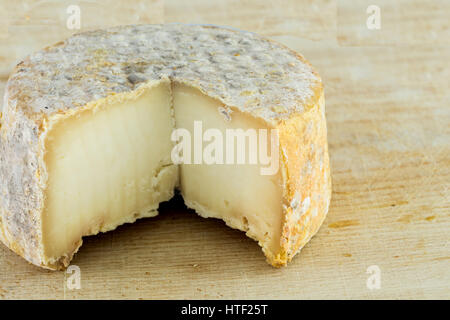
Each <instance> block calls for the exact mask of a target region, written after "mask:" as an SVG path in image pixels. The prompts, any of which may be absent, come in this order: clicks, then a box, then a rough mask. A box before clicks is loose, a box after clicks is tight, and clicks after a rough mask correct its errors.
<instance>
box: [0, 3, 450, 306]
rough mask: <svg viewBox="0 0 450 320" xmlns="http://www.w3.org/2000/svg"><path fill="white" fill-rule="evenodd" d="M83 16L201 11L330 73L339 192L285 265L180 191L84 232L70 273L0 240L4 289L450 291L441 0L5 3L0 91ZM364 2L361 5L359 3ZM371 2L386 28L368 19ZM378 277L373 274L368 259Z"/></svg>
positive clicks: (193, 17) (320, 294) (448, 129)
mask: <svg viewBox="0 0 450 320" xmlns="http://www.w3.org/2000/svg"><path fill="white" fill-rule="evenodd" d="M73 3H79V4H80V7H81V10H82V11H81V14H82V29H81V31H83V30H87V29H89V28H94V27H99V26H109V25H114V24H126V23H162V22H198V23H213V24H219V25H229V26H233V27H237V28H240V29H245V30H250V31H255V32H258V33H261V34H263V35H265V36H268V37H270V38H272V39H274V40H277V41H279V42H282V43H284V44H286V45H287V46H289V47H291V48H293V49H295V50H298V51H299V52H301V53H302V54H304V55H305V57H306V58H307V59H309V61H310V62H311V63H312V64H313V65H314V66H315V67H316V68H317V69H318V71H319V72H320V74H321V75H322V78H323V82H324V84H325V93H326V103H327V119H328V128H329V135H328V137H329V147H330V156H331V164H332V179H333V187H334V190H333V199H332V202H331V207H330V211H329V216H328V218H327V219H326V221H325V223H324V225H323V226H322V228H321V229H320V231H319V233H318V234H317V236H316V237H314V238H313V240H312V241H311V242H310V243H309V244H308V245H307V246H306V247H305V248H304V249H303V251H302V252H301V253H300V254H299V255H298V256H297V257H296V258H295V259H294V261H293V262H292V263H291V264H290V265H289V266H288V267H286V268H282V269H274V268H272V267H270V266H269V265H267V264H266V263H265V262H264V258H263V255H262V253H261V252H260V249H259V247H258V245H257V244H256V243H254V242H253V241H252V240H250V239H247V238H246V237H245V236H244V235H243V234H242V233H241V232H239V231H235V230H231V229H229V228H227V227H225V225H224V224H223V223H222V222H220V221H216V220H211V219H202V218H199V217H197V216H196V215H195V214H194V213H193V212H191V211H187V210H186V209H184V208H183V206H182V204H181V203H180V202H179V201H178V202H177V201H173V202H172V203H170V204H169V205H168V206H164V208H163V209H162V213H161V215H160V216H159V217H157V218H154V219H147V220H141V221H139V222H138V223H136V224H133V225H126V226H122V227H120V228H118V229H117V230H116V231H114V232H110V233H106V234H102V235H99V236H96V237H90V238H87V239H86V241H85V244H84V245H83V247H82V248H81V250H80V252H79V253H78V254H77V255H76V258H75V260H74V261H73V264H75V265H77V266H79V267H80V269H81V285H82V288H81V289H80V290H69V289H68V288H67V285H66V280H67V278H68V276H69V275H67V274H65V273H64V272H50V271H43V270H40V269H38V268H36V267H34V266H31V265H29V264H27V263H26V262H25V261H24V260H23V259H21V258H20V257H18V256H16V255H15V254H13V253H12V252H10V251H9V250H8V249H6V248H5V247H4V246H0V298H58V299H60V298H61V299H62V298H66V299H72V298H75V299H78V298H142V299H155V298H179V299H183V298H199V299H202V298H234V299H259V298H267V299H278V298H287V299H296V298H302V299H312V298H338V299H346V298H351V299H355V298H369V299H381V298H393V299H398V298H407V299H410V298H418V299H424V298H445V299H449V298H450V248H449V240H450V235H449V232H450V191H449V187H450V62H449V61H450V46H449V44H450V26H449V16H450V2H449V1H395V2H394V1H387V0H383V1H378V0H370V1H358V2H356V1H350V0H348V1H347V0H346V1H324V0H321V1H299V0H297V1H295V0H276V1H275V0H273V1H261V0H231V1H224V0H221V1H211V0H195V1H194V0H190V1H183V0H180V1H177V0H166V1H162V0H155V1H102V2H101V3H102V4H101V5H100V4H95V3H93V2H92V1H78V2H77V1H4V0H3V1H0V15H2V17H0V18H2V19H0V21H2V22H1V24H0V80H1V81H0V91H1V93H2V91H3V88H4V84H5V82H6V80H7V76H8V73H9V72H10V70H11V68H12V66H13V64H14V61H16V60H17V59H20V57H22V56H24V55H25V54H27V53H29V52H31V51H33V50H36V49H38V48H40V47H43V46H46V45H49V44H51V43H52V42H56V41H58V40H60V39H61V38H63V37H66V36H67V35H69V34H70V33H71V32H72V31H71V30H68V29H67V28H66V27H65V19H66V18H67V14H66V12H65V10H66V8H67V6H68V5H69V4H73ZM356 3H357V4H356ZM369 4H376V5H379V7H380V8H381V19H382V20H381V21H382V25H381V29H380V30H377V31H370V30H368V29H367V27H366V24H365V22H366V18H367V13H366V8H367V6H368V5H369ZM372 265H376V266H378V267H379V268H380V270H381V288H380V289H378V290H369V289H368V288H367V286H366V281H367V278H368V277H369V274H367V273H366V270H367V268H368V267H369V266H372Z"/></svg>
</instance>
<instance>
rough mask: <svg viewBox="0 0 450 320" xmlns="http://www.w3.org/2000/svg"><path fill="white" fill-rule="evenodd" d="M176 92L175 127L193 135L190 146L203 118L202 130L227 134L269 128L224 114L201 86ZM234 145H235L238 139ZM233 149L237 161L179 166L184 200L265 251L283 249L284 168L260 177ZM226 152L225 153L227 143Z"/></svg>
mask: <svg viewBox="0 0 450 320" xmlns="http://www.w3.org/2000/svg"><path fill="white" fill-rule="evenodd" d="M173 93H174V109H175V121H176V126H177V127H178V128H185V129H187V130H188V131H189V132H190V133H191V137H192V141H191V145H193V144H194V141H193V140H194V139H195V133H194V132H195V130H194V125H195V121H199V120H201V123H202V129H203V131H207V130H208V129H215V130H219V131H220V132H221V134H222V135H221V136H222V137H224V138H225V137H226V130H230V129H231V130H233V129H238V130H239V129H241V130H244V131H247V130H249V129H250V130H252V129H256V130H259V129H265V130H270V127H268V126H267V125H265V124H264V123H263V122H262V121H259V120H258V119H255V118H252V117H249V116H248V115H246V114H243V113H241V112H240V111H234V112H231V111H229V113H230V114H229V115H224V114H222V113H221V112H220V111H221V110H222V109H221V108H223V107H224V106H223V104H222V103H221V102H220V101H217V100H215V99H212V98H209V97H207V96H205V95H203V94H201V93H200V92H199V91H198V90H197V89H193V88H190V87H187V86H185V85H175V86H174V90H173ZM246 142H247V143H246V144H245V151H244V155H245V158H246V159H248V158H249V153H250V150H249V147H250V143H249V140H246ZM234 143H235V146H236V145H237V141H236V139H235V141H234ZM235 149H237V148H235ZM234 151H235V152H234V155H235V157H234V158H235V159H234V160H235V161H234V162H235V163H234V164H226V163H222V164H209V165H205V164H195V163H191V164H181V165H180V190H181V194H182V196H183V198H184V201H185V203H186V205H187V206H188V207H190V208H192V209H195V211H196V212H197V213H198V214H200V215H201V216H202V217H205V218H208V217H213V218H220V219H222V220H224V221H225V222H226V223H227V224H228V225H229V226H231V227H233V228H236V229H239V230H242V231H245V232H246V233H247V235H248V236H250V237H251V238H253V239H255V240H256V241H258V242H259V243H260V245H261V246H262V247H263V249H264V251H265V252H266V254H271V253H272V252H279V250H280V237H281V228H282V222H283V212H282V211H283V208H282V207H281V206H280V204H281V203H282V193H281V190H282V188H281V177H280V172H279V171H277V172H276V173H275V174H273V175H262V174H261V170H260V169H261V165H260V164H250V163H243V164H238V163H237V161H236V155H237V150H234ZM222 154H226V146H225V143H223V148H222ZM191 162H193V161H191ZM224 162H225V161H224ZM263 195H264V198H263V199H261V197H262V196H263Z"/></svg>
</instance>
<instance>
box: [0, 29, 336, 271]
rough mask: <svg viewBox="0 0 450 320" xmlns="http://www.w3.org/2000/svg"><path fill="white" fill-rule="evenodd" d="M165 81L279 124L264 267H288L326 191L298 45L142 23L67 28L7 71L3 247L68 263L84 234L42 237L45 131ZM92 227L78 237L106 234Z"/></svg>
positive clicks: (1, 149)
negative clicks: (55, 239) (64, 244)
mask: <svg viewBox="0 0 450 320" xmlns="http://www.w3.org/2000/svg"><path fill="white" fill-rule="evenodd" d="M161 81H162V82H164V81H166V82H171V83H176V84H184V85H186V86H187V87H190V88H193V89H195V90H197V91H198V92H200V93H202V94H203V95H205V96H208V97H210V98H212V99H215V100H217V101H219V102H220V103H222V104H223V106H226V107H227V108H231V109H233V110H236V111H237V112H238V113H240V114H242V115H243V116H245V117H250V118H252V119H255V121H259V122H261V123H263V124H264V126H266V127H267V128H275V129H278V130H279V132H280V147H279V149H280V150H279V151H280V173H279V176H278V178H277V179H278V181H279V183H280V188H279V189H277V192H279V194H280V208H281V209H280V211H279V212H275V213H274V215H276V216H277V217H278V218H279V219H278V220H277V221H279V224H280V226H281V230H279V234H281V236H280V239H279V244H278V245H277V246H270V248H269V247H268V246H267V247H264V246H263V248H264V252H265V254H266V256H267V258H268V261H269V262H270V263H271V264H273V265H275V266H281V265H285V264H286V263H287V262H288V261H289V260H290V259H292V257H293V256H294V255H295V253H296V252H298V250H299V249H300V248H301V247H302V246H303V245H304V244H305V243H306V242H307V241H308V240H309V239H310V238H311V237H312V236H313V235H314V234H315V233H316V232H317V230H318V228H319V226H320V224H321V223H322V221H323V219H324V218H325V215H326V213H327V211H328V204H329V200H330V196H331V183H330V174H329V160H328V150H327V142H326V121H325V113H324V99H323V89H322V84H321V80H320V77H319V76H318V74H317V73H316V72H315V71H314V70H313V69H312V67H311V66H310V65H309V64H308V63H307V62H306V60H305V59H304V58H303V57H302V56H300V55H299V54H297V53H295V52H293V51H291V50H289V49H287V48H285V47H284V46H282V45H279V44H276V43H274V42H271V41H268V40H266V39H263V38H261V37H259V36H257V35H255V34H251V33H247V32H237V31H235V30H230V29H226V28H217V27H211V26H192V25H189V26H188V25H179V24H174V25H141V26H124V27H117V28H112V29H108V30H99V31H93V32H87V33H82V34H79V35H75V36H73V37H71V38H69V39H67V40H66V41H64V42H61V43H58V44H56V45H54V46H52V47H49V48H47V49H45V50H43V51H40V52H37V53H35V54H32V55H31V56H29V57H27V58H26V59H25V60H24V61H22V62H21V63H19V64H18V65H17V67H16V69H15V71H14V72H13V73H12V75H11V77H10V79H9V80H8V83H7V86H6V92H5V100H4V108H3V117H2V126H1V128H0V239H1V240H2V241H3V242H4V243H5V244H6V245H7V246H8V247H9V248H11V249H12V250H14V251H15V252H17V253H18V254H19V255H21V256H23V257H24V258H25V259H27V260H28V261H30V262H31V263H33V264H35V265H38V266H42V267H46V268H50V269H57V268H62V267H64V266H67V264H68V263H69V262H70V259H71V257H72V255H73V253H74V252H75V251H76V250H77V248H78V246H79V245H80V244H81V236H80V242H76V240H74V241H75V243H74V245H73V248H71V249H70V250H69V251H68V252H66V253H64V254H63V255H62V256H60V257H53V256H49V255H48V254H47V253H48V251H47V250H49V249H48V248H49V247H48V245H47V244H46V243H45V238H46V237H47V236H48V234H49V231H48V230H46V227H45V223H43V221H44V222H45V219H46V216H45V212H46V210H47V208H48V205H47V204H48V202H47V198H46V197H47V196H48V194H50V193H49V191H50V189H51V177H50V176H49V175H52V174H53V173H52V172H53V169H52V170H50V169H51V166H49V162H48V159H47V158H46V154H47V153H48V151H49V150H47V148H48V145H47V141H48V140H47V139H48V138H49V137H51V135H52V130H53V129H52V128H56V127H57V125H58V123H59V122H60V121H63V119H67V118H70V117H77V116H81V114H82V113H83V111H85V110H89V109H91V108H92V110H94V109H95V106H98V105H102V104H105V105H108V106H109V105H111V104H114V103H115V102H118V101H120V102H124V103H126V101H130V100H133V97H135V96H136V94H145V93H144V92H146V90H151V87H152V86H154V85H155V83H156V84H157V83H160V82H161ZM174 94H176V93H174ZM121 99H122V100H121ZM172 116H173V115H172ZM175 117H176V115H175ZM169 125H170V124H169ZM110 129H111V128H110ZM174 170H176V169H174ZM181 177H183V174H181ZM169 180H170V179H169ZM169 185H170V184H169ZM182 189H183V187H182ZM159 200H162V198H161V199H159ZM159 200H158V201H159ZM187 203H188V205H189V204H190V205H191V206H193V207H196V209H197V210H198V211H199V213H200V214H202V215H205V216H206V215H208V216H209V215H213V216H217V217H219V216H220V214H217V212H214V213H208V212H207V211H206V210H204V209H202V208H201V206H202V204H200V203H197V204H195V203H194V200H192V201H190V200H189V199H187ZM133 210H134V209H133ZM280 215H281V216H280ZM220 217H221V218H224V219H225V217H224V216H223V215H222V216H220ZM130 221H131V220H130ZM122 222H125V221H122ZM249 222H250V221H249ZM117 223H121V222H117ZM117 223H114V225H115V224H117ZM94 224H95V223H94ZM98 224H99V225H101V223H98ZM230 224H231V223H230ZM233 227H238V228H239V226H237V225H236V224H235V225H233ZM112 228H114V227H112V226H110V227H108V228H105V229H104V230H103V231H106V230H108V229H112ZM88 229H89V230H87V231H83V232H81V234H84V233H87V234H90V233H95V232H97V231H102V228H101V227H98V228H97V227H95V226H94V227H93V228H92V229H90V228H88ZM274 234H275V233H274ZM250 236H252V234H250ZM253 236H254V237H255V238H257V237H258V236H257V235H256V233H253ZM258 241H259V239H258ZM276 241H278V240H276ZM70 251H73V252H70Z"/></svg>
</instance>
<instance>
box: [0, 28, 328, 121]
mask: <svg viewBox="0 0 450 320" xmlns="http://www.w3.org/2000/svg"><path fill="white" fill-rule="evenodd" d="M166 77H167V78H170V79H171V80H174V81H178V82H180V83H183V82H185V83H189V84H190V85H191V86H192V85H193V86H196V87H197V88H198V89H200V90H201V91H203V92H204V93H206V94H208V95H209V96H211V97H214V98H216V99H219V100H220V101H222V102H223V103H224V104H226V105H228V106H231V107H236V108H238V109H240V110H241V111H244V112H246V113H250V114H251V115H253V116H255V117H259V118H262V119H264V120H266V121H269V122H276V121H278V120H280V119H287V118H289V116H290V115H292V114H298V113H299V112H300V113H301V112H303V111H304V109H305V107H306V106H307V105H308V103H309V101H310V100H311V99H312V98H313V97H314V95H315V94H316V93H315V91H317V90H316V89H317V88H318V87H321V80H320V78H319V76H318V75H317V73H316V72H315V71H314V70H313V68H312V67H311V66H310V65H309V64H308V63H307V62H306V60H305V59H304V58H303V57H302V56H300V55H299V54H298V53H296V52H294V51H292V50H289V49H288V48H286V47H284V46H282V45H280V44H277V43H274V42H272V41H269V40H267V39H264V38H262V37H260V36H258V35H256V34H253V33H250V32H244V31H235V30H233V29H227V28H222V27H213V26H201V25H184V24H166V25H130V26H122V27H116V28H111V29H106V30H98V31H92V32H85V33H81V34H77V35H74V36H72V37H70V38H69V39H67V40H65V41H63V42H59V43H57V44H55V45H54V46H51V47H49V48H46V49H44V50H42V51H39V52H36V53H34V54H32V55H30V56H29V57H28V58H26V59H25V60H24V61H22V62H21V63H19V64H18V65H17V67H16V69H15V72H13V74H12V75H11V77H10V79H9V81H8V84H7V89H6V96H5V102H7V103H9V104H10V107H15V108H17V109H21V110H23V111H24V113H26V114H27V115H28V117H30V118H35V119H36V118H40V117H41V116H42V114H45V115H46V116H49V115H52V114H54V113H60V112H61V111H66V110H68V109H76V108H77V107H81V106H84V105H86V104H87V103H89V102H90V101H93V100H98V99H100V98H104V97H107V96H109V95H111V94H114V93H120V92H127V91H131V90H134V89H136V88H138V87H139V86H140V84H142V83H144V82H148V81H151V80H159V79H161V78H166Z"/></svg>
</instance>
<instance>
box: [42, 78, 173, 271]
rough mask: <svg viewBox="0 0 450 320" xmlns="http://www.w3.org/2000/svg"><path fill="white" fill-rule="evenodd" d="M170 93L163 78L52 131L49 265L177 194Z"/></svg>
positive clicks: (46, 235) (46, 237)
mask: <svg viewBox="0 0 450 320" xmlns="http://www.w3.org/2000/svg"><path fill="white" fill-rule="evenodd" d="M170 97H171V93H170V84H169V83H167V82H165V83H161V84H158V85H155V86H154V87H151V88H145V89H143V90H140V92H138V93H135V94H134V95H133V96H129V97H127V98H125V97H121V95H119V96H114V97H113V98H114V99H109V100H112V101H107V100H106V101H101V102H99V103H97V104H96V105H95V106H93V107H91V108H88V109H86V110H84V111H82V112H79V113H77V114H75V115H71V116H68V117H66V118H64V119H61V120H59V121H58V122H57V123H56V124H55V125H54V126H53V127H52V128H51V130H49V133H48V135H47V138H46V141H45V142H46V145H45V149H46V150H47V153H46V154H45V158H44V159H45V162H46V164H47V172H48V177H49V178H48V187H47V190H46V194H45V206H44V208H45V209H44V217H45V219H43V220H42V231H43V233H42V235H43V245H44V254H45V256H46V257H48V259H49V263H51V264H53V263H55V262H56V261H58V260H59V259H61V257H64V258H66V257H65V255H67V254H68V253H70V254H71V253H73V252H75V251H76V250H77V249H78V247H79V246H80V244H81V243H80V240H81V237H82V236H85V235H92V234H96V233H98V232H99V231H102V232H105V231H109V230H112V229H115V228H116V227H117V226H118V225H121V224H123V223H125V222H134V221H135V220H136V219H137V218H142V217H152V216H155V215H157V209H158V206H159V203H160V202H162V201H167V200H169V199H170V198H172V196H173V191H174V188H175V186H176V184H177V181H178V168H177V166H175V165H173V164H172V162H171V159H170V152H171V149H172V143H171V140H170V135H171V133H172V130H173V120H172V116H171V98H170ZM67 259H70V256H67Z"/></svg>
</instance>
